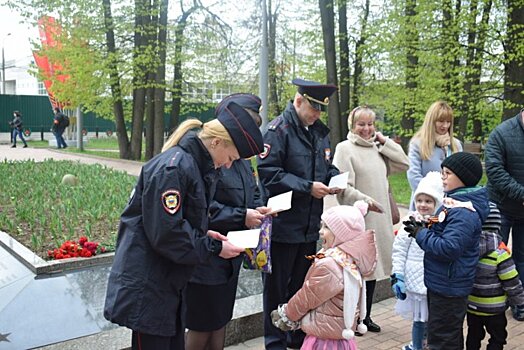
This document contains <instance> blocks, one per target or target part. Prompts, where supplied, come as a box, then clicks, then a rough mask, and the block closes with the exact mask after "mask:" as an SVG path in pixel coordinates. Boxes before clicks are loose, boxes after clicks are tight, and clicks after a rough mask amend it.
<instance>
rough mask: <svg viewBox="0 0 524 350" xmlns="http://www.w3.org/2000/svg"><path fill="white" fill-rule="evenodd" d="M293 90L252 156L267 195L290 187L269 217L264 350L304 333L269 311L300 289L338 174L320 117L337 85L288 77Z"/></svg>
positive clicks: (297, 342)
mask: <svg viewBox="0 0 524 350" xmlns="http://www.w3.org/2000/svg"><path fill="white" fill-rule="evenodd" d="M293 84H295V85H296V86H298V92H297V93H296V94H295V98H294V100H293V101H290V102H289V103H288V105H287V107H286V109H285V110H284V112H283V113H282V114H281V115H279V116H278V117H277V118H275V119H274V120H273V121H272V122H271V123H270V124H269V126H268V131H267V132H266V133H265V135H264V152H263V153H261V154H260V156H259V160H258V171H259V176H260V180H261V181H262V183H263V185H264V186H265V188H266V190H267V192H268V195H269V197H272V196H275V195H277V194H280V193H283V192H287V191H290V190H292V191H293V198H292V206H291V209H290V210H287V211H284V212H281V213H279V215H278V216H277V217H275V218H274V219H273V228H272V233H271V262H272V268H273V271H272V273H271V274H265V275H264V338H265V345H266V349H286V346H288V347H291V348H296V349H298V348H300V346H301V344H302V342H303V340H304V333H303V332H302V331H295V332H292V333H289V334H286V333H284V332H282V331H281V330H279V329H278V328H276V327H275V326H274V325H273V324H272V323H271V316H270V313H271V311H272V310H275V309H276V308H277V307H278V305H279V304H282V303H285V302H287V301H288V300H289V298H290V297H291V296H293V294H295V292H296V291H297V290H298V289H300V287H301V286H302V283H303V282H304V277H305V275H306V273H307V270H308V269H309V266H310V265H311V263H310V262H309V261H308V260H307V259H306V258H305V256H306V255H312V254H315V252H316V242H317V240H318V238H319V234H318V231H319V229H320V215H321V214H322V208H323V198H324V196H326V195H327V194H330V193H334V192H333V191H330V189H329V188H328V187H327V184H328V183H329V180H330V179H331V177H332V176H334V175H337V174H338V173H339V171H338V169H337V168H336V167H335V166H333V165H332V164H331V149H330V145H329V139H328V133H329V129H328V128H327V127H326V126H325V125H324V124H323V123H322V121H321V120H320V112H321V111H325V110H326V107H327V105H328V103H329V96H331V95H332V94H333V93H334V92H335V91H336V89H337V87H336V86H334V85H324V84H320V83H317V82H313V81H306V80H302V79H294V80H293Z"/></svg>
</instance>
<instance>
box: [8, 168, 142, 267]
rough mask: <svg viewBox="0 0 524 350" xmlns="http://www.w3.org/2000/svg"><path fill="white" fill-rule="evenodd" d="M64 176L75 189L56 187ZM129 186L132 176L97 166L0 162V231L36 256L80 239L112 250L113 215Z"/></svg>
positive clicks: (122, 204) (116, 214)
mask: <svg viewBox="0 0 524 350" xmlns="http://www.w3.org/2000/svg"><path fill="white" fill-rule="evenodd" d="M20 174H25V175H24V176H21V175H20ZM65 174H73V175H75V176H76V177H77V178H78V185H77V186H64V185H61V184H60V183H61V181H62V177H63V176H64V175H65ZM135 182H136V179H135V178H134V177H133V176H130V175H128V174H127V173H124V172H121V171H115V170H112V169H109V168H106V167H104V166H101V165H85V164H80V163H77V162H70V161H54V160H47V161H44V162H38V163H37V162H34V161H3V162H1V163H0V187H1V188H2V191H1V192H0V230H2V231H5V232H7V233H9V234H11V235H12V236H13V237H14V238H15V239H17V240H19V241H20V242H22V243H23V244H26V245H27V246H28V247H29V248H30V249H32V250H33V251H34V252H35V253H37V254H38V255H40V256H41V257H46V256H47V250H48V249H53V248H55V247H57V246H59V245H60V244H61V243H62V242H63V241H65V240H67V239H78V237H80V236H83V235H86V236H88V238H89V239H90V240H94V241H99V242H101V243H105V244H107V245H109V246H114V241H115V239H116V237H115V236H116V235H115V233H116V231H117V228H118V222H119V216H120V214H121V212H122V210H123V209H124V207H125V205H126V203H127V200H128V197H129V194H130V193H131V190H132V189H133V186H134V185H135Z"/></svg>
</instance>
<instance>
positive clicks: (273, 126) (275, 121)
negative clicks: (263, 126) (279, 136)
mask: <svg viewBox="0 0 524 350" xmlns="http://www.w3.org/2000/svg"><path fill="white" fill-rule="evenodd" d="M281 123H282V118H275V119H273V120H272V121H271V123H269V125H268V127H267V129H268V130H275V129H276V128H278V126H279V125H280V124H281Z"/></svg>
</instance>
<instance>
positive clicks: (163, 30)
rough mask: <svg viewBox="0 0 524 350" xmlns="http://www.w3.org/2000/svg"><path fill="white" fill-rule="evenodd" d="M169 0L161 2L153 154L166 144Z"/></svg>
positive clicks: (157, 152)
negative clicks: (165, 110)
mask: <svg viewBox="0 0 524 350" xmlns="http://www.w3.org/2000/svg"><path fill="white" fill-rule="evenodd" d="M168 7H169V0H162V1H161V4H160V20H159V23H158V24H159V25H158V61H159V62H158V66H157V70H156V84H155V89H154V90H155V91H154V101H155V106H154V113H155V121H154V130H155V132H154V134H155V136H154V148H153V155H156V154H159V153H160V152H161V151H162V146H163V145H164V109H165V96H166V47H167V12H168Z"/></svg>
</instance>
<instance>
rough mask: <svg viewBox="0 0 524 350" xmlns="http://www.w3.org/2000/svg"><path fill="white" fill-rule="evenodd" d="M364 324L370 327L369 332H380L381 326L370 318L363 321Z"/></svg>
mask: <svg viewBox="0 0 524 350" xmlns="http://www.w3.org/2000/svg"><path fill="white" fill-rule="evenodd" d="M363 323H364V324H365V325H366V326H367V327H368V331H369V332H373V333H378V332H380V326H379V325H378V324H376V323H375V322H373V320H372V319H371V318H369V317H366V318H365V319H364V321H363Z"/></svg>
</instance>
